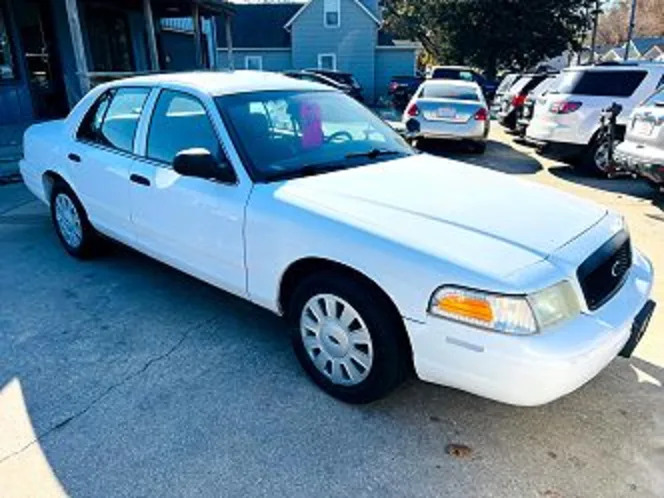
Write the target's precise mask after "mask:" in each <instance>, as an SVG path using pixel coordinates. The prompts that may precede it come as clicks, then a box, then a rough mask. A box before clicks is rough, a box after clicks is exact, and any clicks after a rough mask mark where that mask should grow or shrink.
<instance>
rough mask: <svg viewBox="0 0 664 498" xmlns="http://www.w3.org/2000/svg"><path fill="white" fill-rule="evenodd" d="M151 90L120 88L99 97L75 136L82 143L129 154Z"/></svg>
mask: <svg viewBox="0 0 664 498" xmlns="http://www.w3.org/2000/svg"><path fill="white" fill-rule="evenodd" d="M148 93H150V90H149V89H147V88H120V89H119V90H110V91H108V92H106V93H104V94H102V96H101V97H99V99H97V102H95V103H94V105H93V106H92V107H91V108H90V110H89V111H88V113H87V114H86V115H85V118H83V122H82V123H81V127H80V128H79V129H78V133H77V134H76V136H77V137H78V138H79V139H81V140H87V141H90V142H94V143H98V144H100V145H105V146H107V147H115V148H116V149H119V150H122V151H125V152H131V151H133V149H134V135H135V134H136V128H137V126H138V120H139V118H140V117H141V111H142V110H143V105H144V104H145V100H146V99H147V96H148Z"/></svg>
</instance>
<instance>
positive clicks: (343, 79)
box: [305, 68, 364, 102]
mask: <svg viewBox="0 0 664 498" xmlns="http://www.w3.org/2000/svg"><path fill="white" fill-rule="evenodd" d="M305 71H307V72H309V73H314V74H320V75H322V76H325V77H326V78H330V79H331V80H334V81H336V82H338V83H341V84H342V85H347V86H349V87H351V88H352V89H353V97H354V98H355V99H356V100H359V101H360V102H363V101H364V97H363V96H362V85H360V83H359V82H358V81H357V79H356V78H355V76H353V75H352V74H351V73H346V72H344V71H337V70H334V69H316V68H312V69H305Z"/></svg>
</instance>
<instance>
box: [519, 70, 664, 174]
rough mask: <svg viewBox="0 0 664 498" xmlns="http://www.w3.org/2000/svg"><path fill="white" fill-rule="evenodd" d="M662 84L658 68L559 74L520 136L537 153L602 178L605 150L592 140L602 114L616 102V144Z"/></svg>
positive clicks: (606, 162) (662, 72)
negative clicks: (642, 104) (619, 109)
mask: <svg viewBox="0 0 664 498" xmlns="http://www.w3.org/2000/svg"><path fill="white" fill-rule="evenodd" d="M662 83H664V64H661V63H653V62H626V63H619V64H614V65H609V64H600V65H597V66H586V67H573V68H569V69H566V70H564V71H563V72H562V73H561V76H560V78H559V80H558V82H557V85H556V88H555V89H552V90H551V91H550V92H549V93H548V94H547V95H546V98H542V99H539V100H538V102H537V104H536V107H535V117H534V118H533V120H532V121H531V122H530V125H529V126H528V129H527V130H526V135H527V137H528V138H529V139H530V140H533V141H535V142H537V143H539V144H540V151H541V152H542V153H543V154H544V155H547V156H552V157H555V158H557V159H560V160H562V161H565V162H568V163H570V164H573V165H575V166H578V167H580V168H582V169H583V170H585V171H586V172H588V173H591V174H595V175H603V174H605V173H606V171H607V169H608V166H609V157H608V145H607V143H606V142H605V141H602V140H598V132H599V128H600V114H601V112H602V109H604V108H606V107H608V106H610V105H611V104H612V103H613V102H616V103H618V104H620V105H621V106H622V112H621V113H620V115H619V116H618V118H617V123H618V130H617V138H618V139H619V140H620V139H622V137H623V136H624V131H625V126H626V124H627V121H628V119H629V115H630V113H631V112H632V110H633V109H634V108H635V107H637V106H638V105H639V103H640V102H642V101H643V100H645V99H646V98H647V97H648V96H649V95H651V94H652V93H653V92H654V91H655V90H656V89H657V88H658V87H659V86H660V85H661V84H662Z"/></svg>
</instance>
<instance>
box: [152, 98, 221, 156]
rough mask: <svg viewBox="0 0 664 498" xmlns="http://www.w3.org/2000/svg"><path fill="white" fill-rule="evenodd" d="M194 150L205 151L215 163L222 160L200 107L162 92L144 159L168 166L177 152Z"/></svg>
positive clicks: (203, 110)
mask: <svg viewBox="0 0 664 498" xmlns="http://www.w3.org/2000/svg"><path fill="white" fill-rule="evenodd" d="M194 147H200V148H203V149H207V150H208V151H210V153H212V155H214V156H215V157H217V158H219V159H221V158H222V157H223V153H222V151H221V144H220V143H219V138H218V137H217V134H216V133H215V132H214V128H213V127H212V123H210V119H209V118H208V116H207V113H206V112H205V108H204V107H203V104H201V103H200V101H199V100H198V99H196V98H195V97H192V96H190V95H187V94H184V93H181V92H174V91H171V90H164V91H162V92H161V94H160V95H159V98H158V99H157V104H156V105H155V109H154V113H153V114H152V121H151V122H150V129H149V131H148V143H147V156H148V157H149V158H150V159H154V160H156V161H160V162H163V163H167V164H171V163H172V162H173V159H174V158H175V156H176V155H177V153H178V152H180V151H182V150H185V149H191V148H194Z"/></svg>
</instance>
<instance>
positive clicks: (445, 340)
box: [20, 71, 654, 405]
mask: <svg viewBox="0 0 664 498" xmlns="http://www.w3.org/2000/svg"><path fill="white" fill-rule="evenodd" d="M24 151H25V157H24V158H23V159H22V160H21V162H20V169H21V174H22V176H23V179H24V181H25V184H26V185H27V187H28V188H29V189H30V190H31V191H32V192H33V193H34V194H35V195H36V196H37V197H38V198H39V199H41V200H42V201H43V202H45V203H46V204H47V205H49V206H50V211H51V216H52V220H53V223H54V226H55V232H56V234H57V236H58V238H59V240H60V242H61V243H62V245H63V246H64V249H65V250H66V251H67V252H68V253H69V254H71V255H72V256H74V257H77V258H87V257H91V256H93V255H94V251H95V248H96V247H97V246H96V244H97V243H98V240H99V238H98V237H99V234H103V235H105V236H107V237H111V238H113V239H117V240H119V241H120V242H122V243H124V244H127V245H129V246H131V247H133V248H135V249H136V250H138V251H141V252H144V253H146V254H148V255H150V256H152V257H154V258H156V259H158V260H160V261H163V262H164V263H166V264H169V265H171V266H174V267H175V268H178V269H180V270H182V271H184V272H186V273H189V274H191V275H193V276H195V277H197V278H200V279H202V280H204V281H206V282H209V283H210V284H212V285H215V286H217V287H219V288H221V289H225V290H227V291H228V292H231V293H233V294H236V295H238V296H240V297H242V298H245V299H248V300H250V301H252V302H253V303H255V304H257V305H259V306H262V307H265V308H267V309H269V310H271V311H273V312H274V313H277V314H279V315H283V316H285V317H286V318H287V319H288V320H289V321H290V323H291V330H292V340H293V346H294V349H295V353H296V356H297V358H298V360H299V361H300V363H301V364H302V367H303V368H304V370H305V371H306V372H307V374H308V375H309V376H310V377H311V378H312V379H313V381H314V382H315V383H316V384H318V385H319V386H320V387H321V388H322V389H324V390H325V391H326V392H328V393H329V394H331V395H332V396H335V397H337V398H339V399H341V400H344V401H347V402H353V403H363V402H369V401H372V400H375V399H377V398H380V397H381V396H384V395H386V394H387V393H388V392H389V391H390V390H392V389H393V388H394V387H395V386H396V385H397V384H399V382H400V381H401V380H402V379H403V378H404V375H406V373H407V372H408V371H409V369H411V368H414V370H415V372H416V373H417V375H418V376H419V377H420V378H422V379H424V380H426V381H430V382H435V383H438V384H443V385H449V386H454V387H456V388H460V389H464V390H467V391H470V392H473V393H476V394H479V395H481V396H486V397H489V398H492V399H495V400H499V401H502V402H506V403H512V404H517V405H538V404H542V403H546V402H549V401H551V400H553V399H556V398H558V397H560V396H562V395H565V394H566V393H569V392H571V391H573V390H574V389H576V388H578V387H579V386H580V385H582V384H584V383H585V382H587V381H588V380H589V379H591V378H592V377H594V376H595V375H597V373H598V372H599V371H600V370H602V369H603V368H604V367H605V366H606V365H607V364H608V363H609V362H610V361H611V360H612V359H613V358H614V357H615V356H616V355H617V354H619V353H620V354H623V355H627V356H629V354H631V351H632V350H633V349H634V347H635V346H636V344H637V343H638V341H639V339H640V338H641V336H642V335H643V333H644V330H645V327H646V325H647V322H648V319H649V317H650V316H651V314H652V311H653V308H654V303H653V302H652V301H650V300H649V295H650V292H651V289H652V283H653V270H652V265H651V264H650V262H649V261H648V260H647V258H646V257H645V256H643V255H642V254H641V252H639V251H638V249H636V248H635V247H633V246H632V243H631V240H630V236H629V232H628V230H627V228H626V226H625V223H624V220H623V218H622V217H621V216H620V215H618V214H615V213H612V212H610V211H608V210H607V209H606V208H604V207H602V206H599V205H596V204H593V203H591V202H587V201H585V200H582V199H577V198H575V197H572V196H570V195H568V194H565V193H563V192H559V191H558V190H555V189H552V188H550V187H546V186H544V185H537V184H535V183H532V182H525V181H521V180H518V179H514V178H512V177H510V176H509V175H505V174H502V173H497V172H493V171H489V170H487V169H485V168H479V167H472V166H468V165H467V164H464V163H460V162H457V161H452V160H449V159H444V158H439V157H434V156H430V155H426V154H416V153H415V152H414V151H413V150H412V149H411V148H410V147H409V146H408V145H407V144H406V143H405V141H404V140H403V139H402V138H401V137H400V136H399V135H398V134H396V132H394V131H393V130H392V129H391V128H390V127H389V126H388V125H387V124H385V123H384V122H383V121H382V120H381V119H380V118H378V117H377V116H376V115H374V114H373V113H372V112H371V111H370V110H369V109H367V108H366V107H364V106H363V105H361V104H359V103H358V102H356V101H355V100H353V99H351V98H349V97H348V96H347V95H344V94H343V93H341V92H339V91H336V90H333V89H330V88H329V87H327V86H324V85H320V84H316V83H311V82H307V81H298V80H296V79H293V78H288V77H285V76H283V75H277V74H273V73H267V72H255V71H235V72H229V73H220V72H211V73H200V72H196V73H180V74H177V73H176V74H173V73H171V74H161V75H148V76H141V77H135V78H131V79H126V80H118V81H115V82H112V83H107V84H102V85H99V86H97V87H95V88H94V89H93V90H92V91H91V92H90V93H88V94H87V95H86V96H85V97H84V98H83V99H82V100H81V101H80V102H79V103H78V104H77V105H76V107H75V108H74V109H73V110H72V112H71V113H70V114H69V116H68V117H67V118H66V119H65V120H61V121H53V122H44V123H40V124H35V125H33V126H31V127H30V128H28V130H27V131H26V133H25V136H24ZM149 312H150V310H146V311H145V313H148V314H149ZM183 312H186V308H183ZM145 318H146V320H149V316H148V315H146V316H145ZM155 323H158V320H156V321H155ZM154 333H156V334H158V333H159V329H158V327H156V328H155V330H154ZM265 361H269V358H267V359H266V360H265ZM238 395H239V396H240V395H242V393H238Z"/></svg>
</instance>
